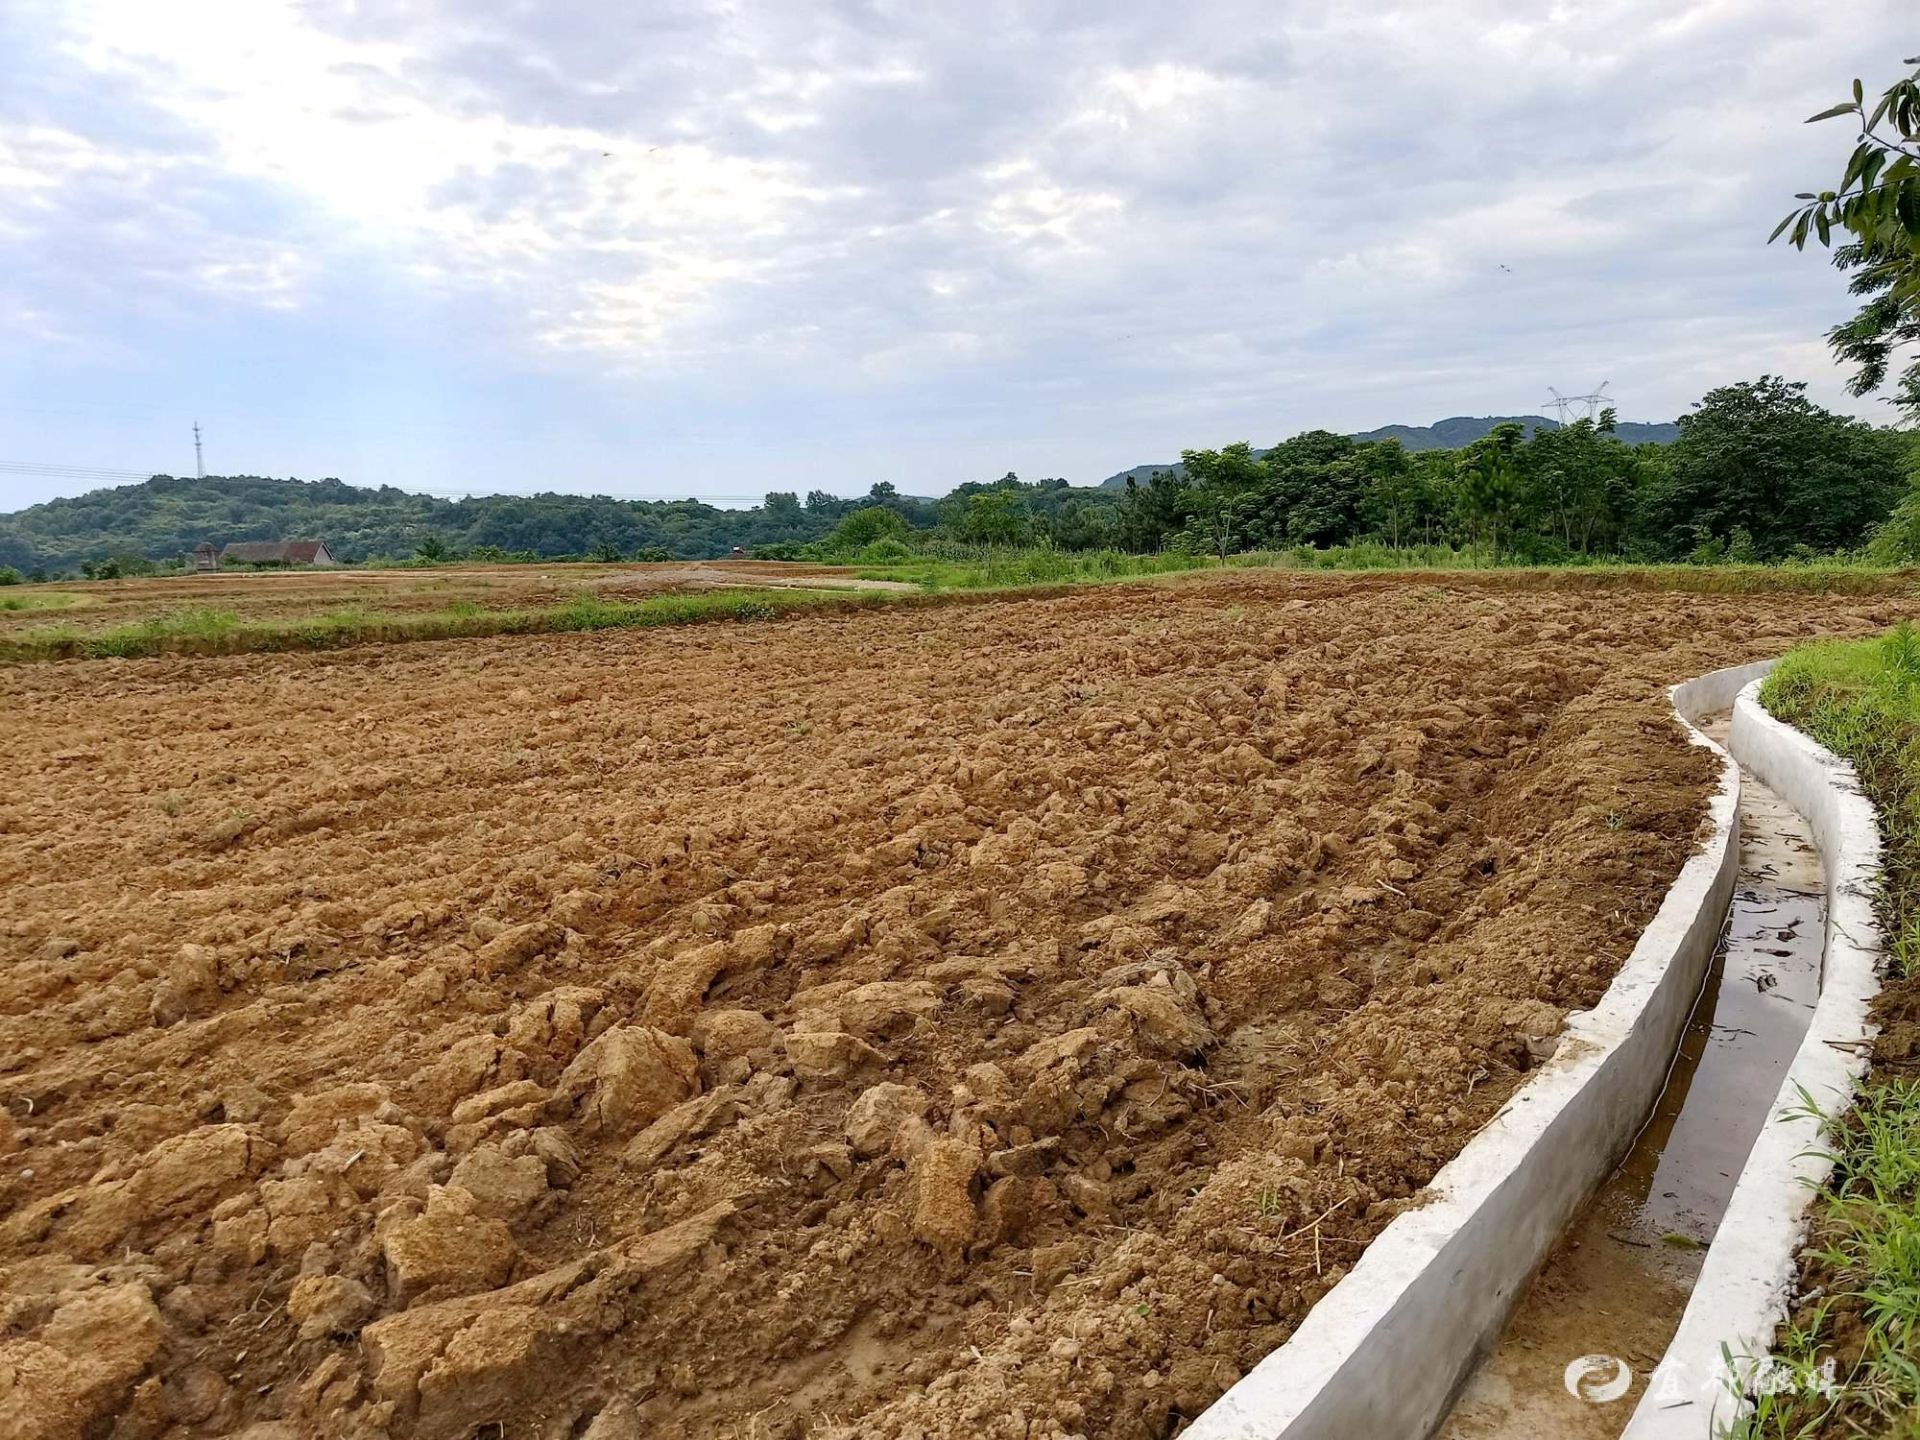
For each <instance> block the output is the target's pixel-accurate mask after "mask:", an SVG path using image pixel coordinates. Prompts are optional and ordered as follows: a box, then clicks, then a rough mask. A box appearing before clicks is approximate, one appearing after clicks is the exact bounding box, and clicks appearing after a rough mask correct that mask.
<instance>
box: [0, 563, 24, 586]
mask: <svg viewBox="0 0 1920 1440" xmlns="http://www.w3.org/2000/svg"><path fill="white" fill-rule="evenodd" d="M19 583H20V572H19V571H18V570H16V569H14V568H13V566H11V565H0V585H18V584H19Z"/></svg>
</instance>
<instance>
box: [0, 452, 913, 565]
mask: <svg viewBox="0 0 1920 1440" xmlns="http://www.w3.org/2000/svg"><path fill="white" fill-rule="evenodd" d="M882 489H884V491H885V492H886V495H885V499H886V502H887V503H888V504H889V505H891V506H892V507H894V508H896V509H899V510H900V511H901V512H902V513H903V514H904V515H905V516H906V518H907V519H908V521H909V523H912V524H919V525H931V524H933V523H934V519H935V514H934V504H933V502H932V501H926V500H916V499H913V498H912V497H909V496H896V495H894V494H893V493H892V487H891V486H886V487H876V492H878V491H879V490H882ZM876 498H877V497H876V496H866V497H861V498H860V499H857V500H841V499H837V498H836V497H834V496H831V495H827V494H824V493H822V492H819V491H816V492H814V493H813V494H811V495H809V496H808V497H807V498H806V500H805V501H804V502H803V501H802V500H801V499H800V497H799V496H797V495H794V494H791V493H775V494H772V495H769V496H768V497H767V499H766V502H765V503H764V504H761V505H758V506H755V507H754V508H752V509H748V510H722V509H719V508H717V507H715V506H712V505H707V504H703V503H702V502H700V501H697V500H674V501H653V500H616V499H609V498H607V497H605V496H585V495H554V494H543V495H489V496H482V497H477V498H473V499H466V500H443V499H438V498H436V497H434V496H431V495H414V494H409V493H408V492H407V491H404V490H398V489H395V488H394V487H393V486H391V485H382V486H380V487H379V488H378V489H368V488H363V487H361V486H356V485H347V484H344V483H342V482H341V481H339V480H274V479H267V478H264V477H260V476H252V475H236V476H211V475H210V476H208V477H207V478H206V479H204V480H198V479H192V478H189V477H179V478H176V477H174V476H170V475H156V476H155V477H154V478H153V479H151V480H146V481H143V482H141V483H140V484H138V485H123V486H121V487H119V488H117V489H112V490H95V491H93V492H91V493H90V494H86V495H80V496H76V497H75V498H73V499H70V500H51V501H48V502H47V503H46V504H44V505H35V506H33V507H31V508H30V509H26V510H20V511H17V512H15V513H14V514H11V515H0V566H8V565H10V566H13V567H14V568H16V569H18V570H21V571H25V572H31V571H35V570H45V571H48V572H51V573H59V572H62V571H67V570H74V569H77V568H79V567H80V566H82V565H84V564H86V563H88V562H89V561H95V560H101V559H104V558H106V557H108V556H111V555H140V556H146V557H148V558H150V559H156V560H158V559H164V558H168V557H177V556H180V555H183V554H185V553H186V552H187V551H189V550H191V549H193V547H194V546H195V545H198V544H199V543H200V542H201V541H202V540H208V541H211V542H212V543H213V544H215V545H219V546H224V545H226V544H228V543H230V542H232V541H235V540H291V539H308V540H324V541H326V542H327V545H328V547H329V548H330V549H331V550H332V551H333V553H334V554H335V555H337V556H339V557H340V558H341V559H343V560H349V561H357V560H365V559H367V558H368V557H369V556H374V555H393V556H406V555H411V554H413V553H414V551H415V549H416V548H417V547H418V546H420V545H421V544H422V543H423V542H430V541H438V542H440V543H441V544H443V545H445V546H446V547H447V548H448V549H450V550H453V551H459V552H462V553H468V552H472V551H475V550H485V549H487V548H489V547H491V548H493V549H497V550H501V551H511V552H532V553H535V554H539V555H587V554H591V553H592V552H594V551H595V550H598V549H602V548H606V549H609V550H617V551H618V552H619V553H620V554H622V555H627V556H631V555H635V554H638V553H640V552H642V551H648V550H661V551H666V552H668V553H670V554H671V555H672V556H673V557H674V558H676V559H703V558H708V557H712V556H716V555H724V554H726V553H727V552H728V550H730V549H731V548H732V547H733V546H735V545H741V546H752V545H769V544H773V543H776V542H779V541H794V542H805V541H808V540H817V539H819V538H820V537H821V536H823V535H825V534H827V533H828V532H829V531H830V530H832V529H833V527H834V526H835V525H836V524H838V523H839V521H840V519H841V518H842V517H843V516H844V515H846V514H847V513H849V512H850V511H852V510H854V509H857V508H859V507H860V506H862V505H871V504H873V503H875V499H876Z"/></svg>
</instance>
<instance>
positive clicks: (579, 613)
mask: <svg viewBox="0 0 1920 1440" xmlns="http://www.w3.org/2000/svg"><path fill="white" fill-rule="evenodd" d="M887 599H888V597H887V596H886V595H885V594H884V593H881V594H875V593H870V592H859V591H810V592H796V591H792V590H722V591H714V592H709V593H701V594H693V595H656V596H652V597H650V598H648V599H645V600H603V599H600V598H598V597H596V596H590V595H581V596H578V597H576V598H575V599H573V600H571V601H569V602H568V603H566V604H564V605H547V606H533V607H527V608H523V609H511V610H483V609H481V608H480V607H479V606H478V605H474V604H471V603H458V602H456V603H455V604H452V605H449V606H447V607H446V608H445V609H440V610H429V611H424V612H421V611H415V612H408V613H405V614H398V613H392V612H382V611H378V610H366V609H361V608H358V607H353V606H348V607H344V608H342V609H338V610H330V611H328V612H326V613H325V614H321V615H309V616H301V617H298V618H292V619H283V618H263V619H243V618H241V617H240V616H238V615H236V614H235V613H234V612H233V611H231V610H220V609H207V608H195V609H179V610H170V611H167V612H164V613H162V614H159V615H156V616H154V617H152V618H151V619H146V620H140V621H137V622H134V623H132V624H128V625H121V626H116V627H115V628H113V629H111V630H99V631H93V632H83V631H78V630H74V629H70V628H68V627H64V626H57V625H52V626H44V627H41V628H38V629H34V630H26V631H22V632H21V633H19V634H17V635H12V636H7V637H4V638H0V662H7V661H12V662H28V661H39V660H72V659H94V660H97V659H106V658H109V657H121V658H131V657H137V656H148V655H238V654H245V653H249V652H253V651H268V650H335V649H340V648H342V647H344V646H349V645H367V644H377V643H381V642H387V641H400V640H449V639H466V638H473V637H476V636H488V635H550V634H556V633H560V632H564V631H570V630H624V629H636V628H644V627H647V626H653V625H696V624H701V623H707V622H712V621H717V620H734V621H752V620H775V619H778V618H780V617H781V616H783V615H790V614H794V613H797V612H801V611H818V610H823V609H859V608H867V607H870V606H873V605H877V604H883V603H885V601H886V600H887Z"/></svg>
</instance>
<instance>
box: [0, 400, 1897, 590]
mask: <svg viewBox="0 0 1920 1440" xmlns="http://www.w3.org/2000/svg"><path fill="white" fill-rule="evenodd" d="M1917 455H1920V451H1917V450H1916V437H1915V436H1914V435H1913V434H1912V433H1910V432H1905V431H1899V430H1892V429H1887V428H1881V427H1875V426H1871V425H1868V424H1866V423H1865V422H1863V421H1860V420H1856V419H1852V418H1849V417H1847V416H1843V415H1837V414H1834V413H1832V412H1830V411H1827V410H1824V409H1822V408H1821V407H1819V406H1818V405H1815V404H1814V403H1813V402H1812V401H1810V400H1809V399H1808V398H1807V396H1806V387H1805V386H1804V385H1802V384H1797V383H1792V382H1788V381H1785V380H1782V379H1779V378H1777V377H1775V376H1771V375H1767V376H1762V377H1760V378H1759V379H1758V380H1753V381H1747V382H1743V383H1740V384H1736V385H1728V386H1724V387H1722V388H1720V389H1717V390H1714V391H1712V392H1710V393H1709V394H1708V395H1707V396H1706V397H1705V398H1704V399H1702V400H1701V401H1700V403H1699V404H1698V405H1696V406H1695V407H1694V408H1693V410H1692V411H1691V412H1690V413H1689V414H1687V415H1685V416H1683V417H1682V418H1681V420H1680V424H1679V438H1678V439H1676V440H1675V441H1674V442H1673V443H1672V444H1669V445H1659V444H1640V445H1628V444H1626V443H1624V442H1623V441H1622V440H1621V439H1620V438H1619V436H1618V435H1617V433H1616V428H1615V424H1614V417H1613V414H1612V412H1611V411H1608V412H1605V413H1603V414H1602V415H1601V416H1599V417H1598V418H1597V419H1595V420H1581V421H1577V422H1575V423H1574V424H1571V425H1567V426H1563V427H1557V428H1547V429H1536V430H1535V431H1534V432H1533V433H1532V434H1531V435H1529V434H1528V433H1527V430H1526V427H1524V426H1523V425H1521V424H1520V423H1517V422H1514V423H1506V424H1501V425H1497V426H1495V427H1494V429H1493V430H1492V432H1491V433H1489V434H1487V435H1485V436H1484V437H1482V438H1480V439H1478V440H1475V441H1473V442H1472V443H1470V444H1468V445H1465V446H1462V447H1461V448H1459V449H1454V450H1423V451H1417V452H1414V451H1408V450H1406V449H1404V448H1403V447H1402V446H1401V444H1400V442H1399V441H1398V440H1396V439H1388V440H1381V441H1359V440H1355V439H1353V438H1351V437H1348V436H1345V435H1336V434H1333V433H1331V432H1329V431H1325V430H1311V431H1308V432H1306V433H1304V434H1301V435H1295V436H1293V437H1292V438H1291V439H1288V440H1283V441H1281V442H1280V443H1279V444H1277V445H1275V446H1273V447H1272V448H1271V449H1270V450H1265V451H1256V450H1254V449H1253V448H1252V447H1251V446H1250V445H1248V444H1245V443H1241V444H1234V445H1228V446H1226V447H1225V448H1223V449H1219V450H1188V451H1185V452H1183V454H1182V456H1181V462H1182V463H1181V465H1180V466H1179V467H1178V468H1177V469H1175V470H1169V471H1162V472H1155V473H1154V474H1153V475H1151V476H1150V477H1149V478H1148V479H1147V480H1146V481H1145V482H1142V481H1140V480H1139V479H1137V478H1135V477H1133V476H1129V477H1128V479H1127V481H1126V484H1125V487H1124V488H1122V489H1104V488H1100V489H1096V488H1088V487H1082V486H1072V485H1069V484H1068V483H1067V482H1066V481H1064V480H1040V481H1034V482H1029V481H1023V480H1021V479H1020V478H1019V477H1018V476H1017V475H1014V474H1012V473H1008V474H1006V475H1004V476H1002V477H1001V478H999V479H998V480H992V481H984V482H976V483H969V484H965V485H961V486H960V487H959V488H957V489H956V490H954V491H953V492H952V493H951V494H949V495H947V496H945V497H943V498H941V499H939V500H929V499H922V498H917V497H913V496H907V495H902V494H900V493H899V491H898V490H897V489H896V488H895V486H893V485H892V484H891V483H888V482H885V481H882V482H880V483H878V484H876V485H874V486H873V487H872V488H871V489H870V490H869V491H868V493H867V494H865V495H862V496H858V497H855V498H851V499H842V498H838V497H836V496H832V495H829V494H826V493H825V492H824V491H819V490H815V491H813V492H811V493H810V494H808V495H807V496H806V498H805V499H804V500H803V499H801V498H800V496H799V495H798V494H796V493H793V492H781V491H776V492H773V493H771V494H769V495H768V496H767V497H766V499H765V500H764V502H763V503H762V504H760V505H757V506H753V507H748V508H742V509H732V510H729V509H721V508H718V507H716V506H712V505H707V504H704V503H702V502H700V501H697V500H682V501H664V502H662V501H637V500H619V499H613V498H609V497H604V496H598V497H594V496H577V495H559V494H542V495H527V496H517V495H516V496H486V497H476V498H472V499H466V500H445V499H438V498H435V497H432V496H426V495H414V494H409V493H407V492H405V491H402V490H399V489H396V488H394V487H392V486H382V487H380V488H378V489H363V488H359V487H355V486H352V485H346V484H343V483H341V482H340V481H338V480H320V481H314V482H303V481H297V480H270V479H263V478H258V477H250V476H243V477H229V478H211V477H210V478H207V479H204V480H201V479H184V478H177V477H173V476H156V477H155V478H153V479H152V480H149V481H147V482H145V483H144V484H141V485H134V486H127V487H124V488H121V489H117V490H100V491H95V492H93V493H92V494H89V495H83V496H80V497H78V498H76V499H71V500H56V501H51V502H49V503H47V504H45V505H37V506H34V507H33V508H31V509H29V510H23V511H20V512H19V513H17V514H14V515H10V516H0V566H8V567H12V568H14V569H17V570H19V571H22V572H25V573H27V574H29V575H31V576H45V575H48V574H59V573H72V572H75V571H84V572H86V573H89V574H93V575H114V574H133V573H140V572H141V571H142V570H143V569H150V568H151V567H152V565H153V563H154V562H155V561H156V560H162V561H164V560H170V559H176V558H177V557H179V556H181V555H183V554H184V553H185V552H187V551H188V550H190V549H192V547H193V546H194V545H195V544H197V543H199V542H200V541H201V540H203V539H211V540H213V541H215V543H217V544H226V543H227V542H230V541H233V540H250V539H269V540H274V539H295V538H312V539H324V540H325V541H326V542H327V544H328V546H329V547H330V548H331V549H332V551H333V553H334V554H335V555H336V556H338V557H340V558H341V559H344V560H347V561H350V562H356V563H365V562H368V561H377V560H380V559H382V558H384V559H387V560H390V561H393V562H397V563H440V562H443V561H448V560H456V559H468V560H482V561H513V560H537V559H545V560H554V559H563V558H568V559H592V560H606V561H618V560H668V559H702V558H711V557H715V556H722V555H726V554H727V553H729V552H730V551H731V550H732V549H734V548H735V547H739V548H741V549H744V550H746V551H748V552H749V553H752V554H755V555H759V556H762V557H767V558H789V559H821V560H847V559H860V560H864V561H884V560H891V559H904V558H908V557H910V556H912V555H915V554H917V553H922V552H924V551H926V550H928V549H929V548H932V549H936V550H937V549H939V548H942V547H953V546H962V547H980V546H994V547H1021V546H1044V547H1050V548H1053V549H1059V550H1097V549H1120V550H1128V551H1132V552H1135V553H1146V552H1154V551H1161V550H1169V549H1174V550H1184V551H1189V552H1194V553H1213V554H1219V555H1228V554H1232V553H1235V552H1239V551H1245V550H1254V549H1276V548H1284V547H1290V546H1301V545H1308V546H1317V547H1324V546H1334V545H1348V544H1353V543H1356V542H1374V543H1378V544H1381V545H1386V546H1391V547H1404V546H1408V545H1414V544H1431V545H1447V546H1451V547H1455V548H1457V549H1471V550H1473V551H1474V552H1475V553H1476V554H1478V555H1480V556H1482V557H1483V558H1484V559H1485V560H1486V561H1487V562H1488V563H1505V562H1531V563H1553V562H1557V561H1578V560H1584V559H1594V558H1610V559H1624V560H1644V561H1665V560H1696V561H1710V560H1721V559H1725V560H1734V561H1772V560H1782V559H1788V558H1793V557H1810V556H1813V555H1825V554H1834V553H1836V552H1853V551H1862V550H1870V551H1871V553H1872V554H1873V555H1874V556H1875V557H1876V558H1879V559H1883V560H1892V561H1906V560H1913V559H1920V497H1915V496H1911V495H1910V490H1911V488H1912V484H1913V475H1914V471H1915V468H1916V465H1915V462H1916V457H1917Z"/></svg>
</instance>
